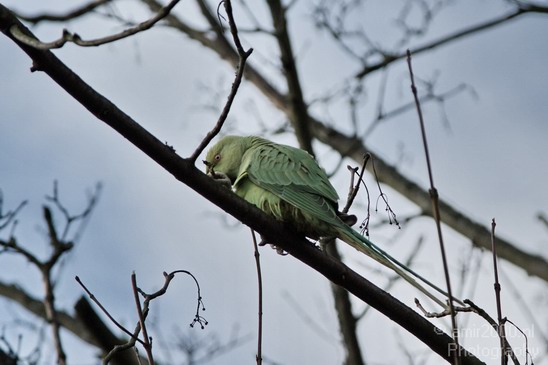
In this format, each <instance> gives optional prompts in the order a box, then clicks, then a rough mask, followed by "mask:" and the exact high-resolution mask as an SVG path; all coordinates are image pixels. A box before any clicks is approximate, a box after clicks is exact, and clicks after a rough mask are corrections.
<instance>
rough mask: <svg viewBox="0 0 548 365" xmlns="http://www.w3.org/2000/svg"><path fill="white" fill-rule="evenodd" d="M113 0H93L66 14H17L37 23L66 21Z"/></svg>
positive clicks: (23, 18) (21, 17)
mask: <svg viewBox="0 0 548 365" xmlns="http://www.w3.org/2000/svg"><path fill="white" fill-rule="evenodd" d="M111 1H112V0H93V1H90V2H89V3H87V4H84V5H81V6H80V7H78V8H75V9H73V10H70V11H68V12H67V13H64V14H53V13H42V14H38V15H22V14H19V13H17V14H16V15H17V17H18V18H19V19H22V20H24V21H26V22H29V23H32V24H36V23H39V22H42V21H48V22H66V21H68V20H73V19H76V18H78V17H81V16H82V15H86V14H88V13H91V12H92V11H94V10H95V9H96V8H98V7H99V6H101V5H104V4H106V3H109V2H111Z"/></svg>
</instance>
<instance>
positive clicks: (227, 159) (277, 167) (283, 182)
mask: <svg viewBox="0 0 548 365" xmlns="http://www.w3.org/2000/svg"><path fill="white" fill-rule="evenodd" d="M204 163H205V164H206V170H207V173H208V174H209V175H211V176H212V177H213V178H215V179H216V180H219V181H220V182H222V183H224V184H226V185H228V186H232V188H233V189H234V191H235V192H236V194H238V195H239V196H240V197H242V198H244V199H245V200H247V201H248V202H250V203H251V204H254V205H255V206H257V207H258V208H260V209H262V210H263V211H264V212H266V213H268V214H271V215H273V216H274V217H275V218H276V219H278V220H281V221H285V222H291V224H292V225H293V226H294V227H295V228H296V229H297V230H298V231H299V232H301V233H303V234H304V235H306V236H307V237H310V238H313V239H318V238H321V237H337V238H339V239H341V240H343V241H344V242H346V243H347V244H349V245H350V246H352V247H354V248H355V249H357V250H358V251H360V252H363V253H365V254H366V255H368V256H370V257H372V258H373V259H375V260H376V261H378V262H380V263H381V264H383V265H385V266H387V267H389V268H390V269H392V270H394V271H395V272H397V273H398V274H399V275H400V276H402V277H403V278H404V279H405V280H407V281H408V282H410V283H411V284H412V285H413V286H415V287H417V288H418V289H419V290H421V291H422V292H423V293H425V294H426V295H427V296H428V297H430V298H431V299H432V300H434V301H436V302H437V303H439V304H440V305H441V306H445V304H444V303H443V302H442V301H440V300H439V299H438V298H437V297H435V296H434V295H433V294H432V293H430V292H429V291H428V290H426V289H425V288H424V287H422V286H421V285H420V284H419V283H417V281H416V280H415V278H417V279H419V280H421V281H422V282H424V283H425V284H427V285H428V286H430V287H432V288H433V289H435V290H436V291H438V292H440V293H442V294H444V295H447V294H446V293H445V292H444V291H443V290H441V289H439V288H438V287H437V286H435V285H434V284H432V283H430V282H429V281H428V280H426V279H424V278H423V277H421V276H420V275H418V274H417V273H415V272H414V271H413V270H411V269H409V268H407V267H406V266H405V265H403V264H401V263H399V262H398V261H397V260H396V259H394V258H393V257H392V256H390V255H388V254H387V253H386V252H384V251H383V250H382V249H380V248H379V247H377V246H376V245H374V244H373V243H372V242H371V241H369V240H368V239H367V238H365V237H363V236H362V235H361V234H359V233H358V232H356V231H354V230H353V229H352V228H351V227H350V226H349V225H348V224H347V223H349V221H352V217H353V216H348V215H343V214H342V213H340V212H338V204H337V201H338V200H339V196H338V195H337V192H336V191H335V188H334V187H333V185H331V183H330V182H329V179H328V177H327V175H326V173H325V171H324V170H323V169H322V168H321V167H320V166H319V165H318V163H317V162H316V160H315V159H314V158H313V157H312V156H311V155H310V154H308V153H307V152H306V151H304V150H301V149H298V148H294V147H290V146H286V145H281V144H277V143H274V142H271V141H268V140H266V139H264V138H260V137H255V136H248V137H241V136H226V137H223V138H222V139H220V140H219V141H218V142H217V143H216V144H215V145H214V146H213V147H211V149H210V150H209V151H208V152H207V155H206V159H205V161H204ZM353 223H355V220H354V222H353ZM353 223H352V222H351V224H353ZM413 277H414V278H413Z"/></svg>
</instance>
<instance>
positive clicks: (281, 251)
mask: <svg viewBox="0 0 548 365" xmlns="http://www.w3.org/2000/svg"><path fill="white" fill-rule="evenodd" d="M266 245H270V247H271V248H272V249H273V250H276V253H278V255H282V256H287V255H288V254H289V253H288V252H287V251H284V250H283V249H281V248H279V247H277V246H276V245H274V244H272V243H269V242H267V241H266V239H265V238H263V237H261V242H259V246H266Z"/></svg>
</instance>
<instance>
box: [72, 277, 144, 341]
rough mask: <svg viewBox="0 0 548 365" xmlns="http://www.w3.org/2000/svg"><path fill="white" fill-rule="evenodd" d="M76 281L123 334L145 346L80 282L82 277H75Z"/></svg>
mask: <svg viewBox="0 0 548 365" xmlns="http://www.w3.org/2000/svg"><path fill="white" fill-rule="evenodd" d="M74 280H76V282H77V283H78V284H80V286H81V287H82V289H84V291H85V292H86V293H87V295H88V296H89V299H91V300H92V301H93V302H94V303H95V304H97V306H98V307H99V308H100V309H101V311H102V312H103V313H104V314H105V315H106V316H107V317H108V319H110V321H111V322H112V323H114V325H115V326H116V327H118V328H119V329H120V330H122V332H124V333H125V334H126V335H128V336H129V337H131V338H133V339H134V340H136V341H138V342H139V343H140V344H143V341H142V340H141V339H139V338H137V337H135V336H134V334H133V333H131V332H130V331H129V330H127V329H126V328H125V327H124V326H122V325H121V324H120V323H119V322H118V321H117V320H116V319H114V317H113V316H112V315H111V314H110V313H109V311H108V310H107V309H106V308H105V307H104V306H103V305H102V304H101V302H100V301H99V300H98V299H97V298H96V297H95V295H94V294H93V293H92V292H91V291H90V290H89V289H88V288H87V287H86V286H85V285H84V283H83V282H82V280H80V277H79V276H75V277H74Z"/></svg>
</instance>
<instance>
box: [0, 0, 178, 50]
mask: <svg viewBox="0 0 548 365" xmlns="http://www.w3.org/2000/svg"><path fill="white" fill-rule="evenodd" d="M179 1H180V0H172V1H171V2H170V3H169V4H167V5H166V6H164V7H163V8H161V9H160V10H159V11H158V12H157V13H156V14H155V15H154V16H153V17H152V18H150V19H148V20H146V21H144V22H142V23H139V24H137V25H136V26H134V27H131V28H128V29H126V30H124V31H122V32H120V33H116V34H112V35H109V36H106V37H102V38H97V39H92V40H83V39H82V38H81V37H80V36H79V35H78V34H76V33H71V32H69V31H68V30H66V29H64V30H63V35H62V36H61V38H59V39H57V40H55V41H53V42H49V43H44V42H41V41H39V40H38V39H36V38H34V37H31V36H29V35H27V34H26V33H25V32H23V31H22V30H21V29H20V28H19V26H17V25H13V26H11V28H10V33H11V34H12V35H13V36H14V37H15V38H16V39H17V40H18V41H19V42H21V43H24V44H26V45H27V46H30V47H34V48H36V49H40V50H48V49H55V48H61V47H63V46H64V45H65V44H66V43H67V42H71V43H74V44H76V45H78V46H81V47H97V46H100V45H103V44H107V43H111V42H115V41H119V40H120V39H124V38H127V37H130V36H132V35H134V34H137V33H139V32H142V31H145V30H148V29H150V28H152V27H153V26H154V25H155V24H156V23H158V22H159V21H160V20H162V19H164V18H165V17H166V16H168V15H169V13H170V12H171V10H172V9H173V8H174V7H175V5H177V3H178V2H179Z"/></svg>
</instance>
